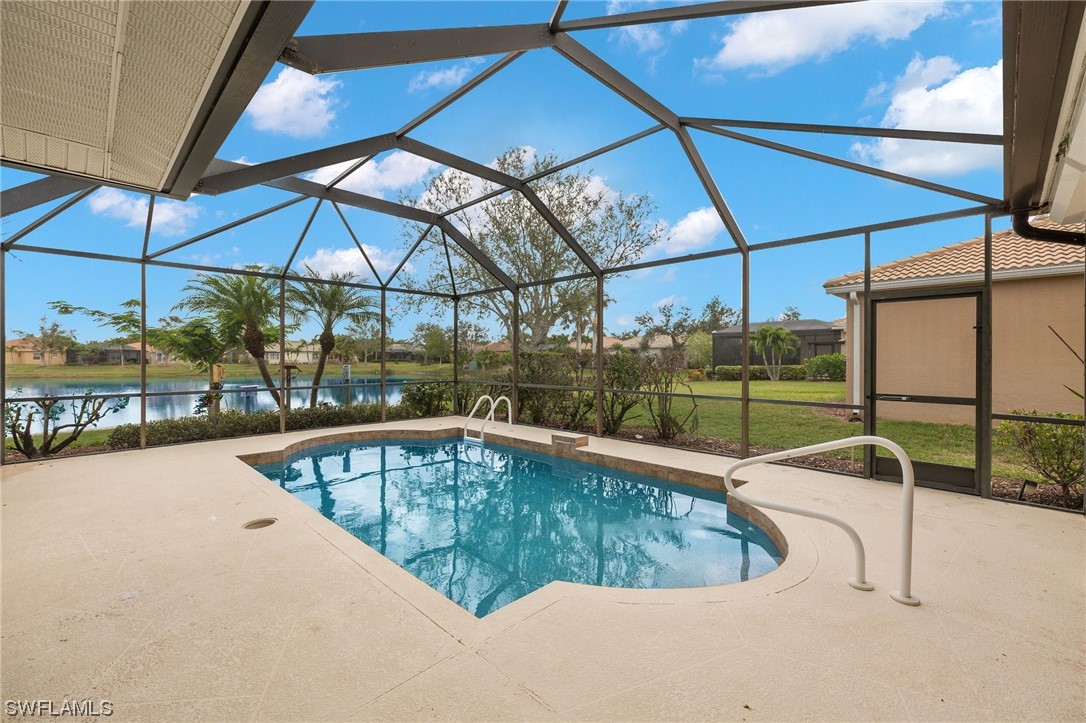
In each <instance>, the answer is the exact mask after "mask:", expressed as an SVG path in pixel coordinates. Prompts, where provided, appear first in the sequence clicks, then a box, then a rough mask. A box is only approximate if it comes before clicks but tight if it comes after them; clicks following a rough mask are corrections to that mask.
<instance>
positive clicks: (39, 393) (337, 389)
mask: <svg viewBox="0 0 1086 723" xmlns="http://www.w3.org/2000/svg"><path fill="white" fill-rule="evenodd" d="M277 381H278V380H277ZM312 381H313V379H312V377H302V378H299V379H295V380H294V383H293V384H294V386H309V385H310V384H312ZM340 381H341V380H340V379H339V378H338V377H333V378H331V379H329V377H327V376H326V377H325V378H324V379H323V380H322V383H321V388H320V389H319V390H318V392H317V401H318V402H330V403H332V404H344V403H345V402H346V401H347V387H346V386H344V385H342V384H341V383H340ZM403 381H404V380H403V379H389V380H388V382H387V383H386V385H385V389H386V392H385V393H386V398H387V400H388V403H389V404H396V403H397V402H399V401H400V392H401V390H402V389H403ZM380 383H381V379H380V378H379V377H364V378H358V379H352V380H351V386H350V393H351V403H352V404H377V403H379V402H380V401H381V387H380V386H379V385H380ZM363 384H374V385H377V386H362V385H363ZM206 385H207V377H173V378H170V379H148V380H147V391H149V392H191V391H202V390H206V389H207V386H206ZM245 386H254V387H256V389H254V390H252V391H246V392H244V393H231V392H230V391H229V390H231V389H239V388H241V387H245ZM88 389H92V390H94V393H95V394H131V395H132V397H131V399H130V400H129V402H128V406H127V407H126V408H125V409H122V410H121V411H120V412H117V413H115V414H110V415H109V416H108V417H106V418H105V419H103V420H102V421H101V422H100V423H99V424H98V428H99V429H104V428H108V427H116V426H117V425H120V424H128V423H135V424H139V421H140V403H139V391H140V384H139V380H138V379H135V380H130V379H77V378H73V379H28V380H25V381H9V382H8V384H7V388H6V392H5V395H6V396H7V398H8V399H9V400H10V399H11V398H13V397H46V396H72V395H77V394H84V393H85V392H86V391H87V390H88ZM225 392H226V393H224V394H223V398H222V404H221V407H220V408H221V409H241V410H244V411H250V412H255V411H259V410H262V409H275V408H276V404H275V400H274V399H272V396H271V394H269V393H268V391H267V389H266V388H265V387H264V382H263V380H261V379H260V377H259V376H253V377H251V378H236V377H235V378H229V379H228V380H227V383H226V389H225ZM309 393H310V390H309V389H306V390H304V391H295V392H292V393H291V407H293V408H295V409H297V408H301V407H308V406H309ZM198 396H199V395H197V394H185V395H179V396H170V397H165V396H164V397H148V398H147V419H148V420H149V421H150V420H155V419H171V418H176V417H187V416H190V415H192V411H193V407H194V406H195V405H196V399H197V398H198ZM78 403H79V402H77V401H73V402H67V404H69V405H75V404H78ZM70 408H71V406H69V409H70ZM68 416H69V415H68V414H67V413H65V415H64V416H63V419H65V420H67V417H68Z"/></svg>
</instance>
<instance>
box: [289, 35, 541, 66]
mask: <svg viewBox="0 0 1086 723" xmlns="http://www.w3.org/2000/svg"><path fill="white" fill-rule="evenodd" d="M555 37H556V36H555V35H554V34H553V33H551V31H550V29H549V28H548V27H547V25H546V24H531V25H493V26H485V27H477V28H441V29H438V30H396V31H392V32H382V33H348V34H343V35H308V36H302V37H296V38H291V40H290V42H289V43H287V47H286V49H284V50H283V53H282V55H280V56H279V62H281V63H284V64H285V65H289V66H290V67H292V68H295V69H297V70H301V71H302V72H305V73H309V74H310V75H320V74H322V73H337V72H340V71H344V70H362V69H364V68H381V67H384V66H388V65H410V64H412V63H429V62H432V61H435V60H454V59H458V58H473V57H476V56H479V55H496V54H498V53H510V52H514V51H518V50H534V49H536V48H546V47H550V46H551V45H554V42H555Z"/></svg>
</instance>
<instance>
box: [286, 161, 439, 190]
mask: <svg viewBox="0 0 1086 723" xmlns="http://www.w3.org/2000/svg"><path fill="white" fill-rule="evenodd" d="M356 161H357V159H355V160H354V161H344V162H343V163H337V164H335V165H332V166H325V167H324V168H318V169H317V170H315V171H313V172H312V173H308V174H306V176H305V178H307V179H309V180H310V181H315V182H316V183H321V184H328V183H331V182H332V181H333V180H335V179H336V178H337V177H338V176H339V174H341V173H343V172H344V171H346V170H347V169H348V168H350V167H351V166H352V165H354V163H355V162H356ZM437 165H438V164H436V163H434V162H433V161H430V160H427V159H425V158H420V157H419V156H413V155H411V154H410V153H405V152H404V151H393V152H392V153H389V154H388V155H387V156H385V157H384V158H383V159H375V160H372V161H370V162H369V163H367V164H366V165H364V166H362V167H361V168H359V169H358V170H357V171H355V172H354V173H352V174H351V175H349V176H347V177H346V178H345V179H343V180H342V181H340V182H339V184H338V185H337V186H336V188H342V189H343V190H345V191H354V192H355V193H364V194H367V195H370V196H377V197H378V198H383V194H384V193H385V192H386V191H397V190H399V189H401V188H406V187H408V186H412V185H414V184H416V183H418V182H419V181H421V180H422V179H423V178H425V177H426V174H427V173H429V172H430V171H431V170H432V169H434V168H437Z"/></svg>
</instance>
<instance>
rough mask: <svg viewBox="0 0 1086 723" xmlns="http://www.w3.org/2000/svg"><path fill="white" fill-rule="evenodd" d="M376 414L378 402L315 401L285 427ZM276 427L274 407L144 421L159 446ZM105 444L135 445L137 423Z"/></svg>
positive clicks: (291, 415) (356, 420) (333, 423)
mask: <svg viewBox="0 0 1086 723" xmlns="http://www.w3.org/2000/svg"><path fill="white" fill-rule="evenodd" d="M394 410H397V407H389V408H388V411H389V418H393V417H394V416H395V412H394ZM397 411H398V410H397ZM380 418H381V406H380V405H379V404H353V405H351V406H349V407H340V406H336V405H332V404H318V405H317V406H316V407H310V408H305V409H292V410H290V411H289V412H287V431H294V430H298V429H320V428H323V427H339V426H343V425H348V424H368V423H371V422H376V421H378V420H380ZM397 418H400V417H397ZM278 431H279V412H278V411H277V410H274V409H271V410H267V411H263V412H252V413H250V414H246V413H245V412H241V411H238V410H236V409H227V410H225V411H222V412H220V413H219V415H218V416H216V417H208V416H197V417H178V418H176V419H158V420H155V421H153V422H148V423H147V444H148V446H159V445H164V444H179V443H181V442H199V441H203V440H208V439H229V438H231V437H247V436H250V435H254V434H272V433H275V432H278ZM107 444H108V445H109V447H110V449H133V448H136V447H139V446H140V425H138V424H122V425H120V426H118V427H116V428H114V429H113V430H112V431H111V432H110V434H109V440H108V442H107Z"/></svg>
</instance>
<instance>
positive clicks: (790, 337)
mask: <svg viewBox="0 0 1086 723" xmlns="http://www.w3.org/2000/svg"><path fill="white" fill-rule="evenodd" d="M750 344H751V346H752V347H753V348H754V351H755V353H757V354H761V355H762V363H763V364H765V372H766V374H767V375H768V376H769V380H770V381H771V382H775V381H778V380H780V378H781V360H782V359H783V358H784V355H785V354H787V353H788V352H790V351H792V350H794V349H797V348H799V339H798V338H797V337H796V335H795V334H793V333H792V332H790V331H788V330H787V329H785V328H784V327H783V326H763V327H762V328H761V329H759V330H758V331H756V332H755V333H754V334H752V335H751V337H750Z"/></svg>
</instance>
